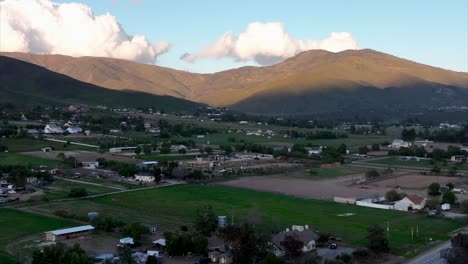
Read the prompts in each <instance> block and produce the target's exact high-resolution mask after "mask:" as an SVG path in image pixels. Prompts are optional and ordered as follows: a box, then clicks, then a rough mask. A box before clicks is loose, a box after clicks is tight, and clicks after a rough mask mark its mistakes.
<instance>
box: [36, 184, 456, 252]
mask: <svg viewBox="0 0 468 264" xmlns="http://www.w3.org/2000/svg"><path fill="white" fill-rule="evenodd" d="M203 204H210V205H212V206H213V208H214V209H215V211H216V214H218V215H231V213H233V214H234V219H238V217H242V216H245V215H249V214H255V215H256V216H258V218H260V219H261V220H262V223H263V225H264V226H265V227H267V228H281V229H283V228H286V227H287V226H290V225H293V224H302V225H303V224H309V225H312V226H316V227H317V228H318V229H319V230H320V231H321V232H327V233H328V232H330V233H332V234H334V235H336V236H339V237H343V238H344V239H345V241H346V242H348V243H350V244H353V245H361V246H364V245H366V238H365V236H366V230H367V227H368V226H370V225H373V224H378V225H382V226H383V225H384V223H385V222H389V223H390V244H391V247H392V249H393V250H394V252H396V253H397V254H401V255H404V256H407V257H408V256H413V255H415V254H417V253H418V252H421V250H422V249H423V248H425V247H427V245H428V241H429V238H432V239H433V240H436V241H437V240H447V239H448V238H449V237H448V235H447V233H448V232H450V231H452V230H455V229H457V228H460V227H462V226H463V223H462V222H460V221H455V220H446V219H435V218H428V217H426V216H422V215H417V214H411V213H405V212H397V211H387V210H380V209H371V208H365V207H358V206H353V205H344V204H337V203H334V202H327V201H319V200H308V199H300V198H295V197H291V196H284V195H278V194H272V193H263V192H255V191H250V190H244V189H238V188H231V187H223V186H200V185H183V186H173V187H168V188H161V189H151V190H142V191H137V192H130V193H122V194H116V195H109V196H103V197H98V198H95V199H93V200H86V201H73V202H67V203H60V204H53V205H47V204H44V205H41V206H39V207H37V208H35V210H39V211H52V210H58V209H67V208H73V211H74V212H75V213H78V214H86V212H89V211H98V212H100V213H101V214H103V215H113V216H116V217H119V218H120V219H122V220H124V221H130V222H132V221H141V222H145V223H156V224H158V226H160V227H161V228H165V229H177V228H178V227H180V226H181V225H190V223H192V221H193V216H194V212H195V210H196V208H197V207H199V206H200V205H203ZM344 213H353V214H354V215H352V216H348V217H343V216H338V215H340V214H344ZM416 225H418V226H419V231H420V232H419V234H420V235H419V238H418V239H416V240H414V241H413V240H411V228H412V227H414V228H415V227H416Z"/></svg>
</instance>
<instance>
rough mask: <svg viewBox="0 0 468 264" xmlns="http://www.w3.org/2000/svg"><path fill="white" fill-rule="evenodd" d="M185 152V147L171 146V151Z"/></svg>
mask: <svg viewBox="0 0 468 264" xmlns="http://www.w3.org/2000/svg"><path fill="white" fill-rule="evenodd" d="M182 149H183V150H187V146H185V145H171V151H179V150H182Z"/></svg>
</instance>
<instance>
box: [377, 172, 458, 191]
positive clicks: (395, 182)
mask: <svg viewBox="0 0 468 264" xmlns="http://www.w3.org/2000/svg"><path fill="white" fill-rule="evenodd" d="M460 180H461V178H459V177H446V176H434V175H420V174H408V175H401V176H398V177H393V178H391V179H385V180H381V181H376V182H373V183H372V184H370V185H371V186H375V187H381V188H385V187H388V188H394V187H395V186H400V187H401V188H402V189H415V190H423V189H424V190H426V189H427V187H428V186H429V185H430V184H431V183H433V182H438V183H439V184H440V185H445V184H447V183H449V182H451V183H454V184H457V183H459V182H460Z"/></svg>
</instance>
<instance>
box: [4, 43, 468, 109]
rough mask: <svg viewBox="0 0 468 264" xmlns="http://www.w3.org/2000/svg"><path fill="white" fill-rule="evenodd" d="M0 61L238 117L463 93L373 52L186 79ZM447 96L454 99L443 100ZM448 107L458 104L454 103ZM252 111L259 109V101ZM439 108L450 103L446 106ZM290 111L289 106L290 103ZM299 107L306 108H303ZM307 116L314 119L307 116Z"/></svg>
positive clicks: (113, 64) (449, 80)
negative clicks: (373, 97)
mask: <svg viewBox="0 0 468 264" xmlns="http://www.w3.org/2000/svg"><path fill="white" fill-rule="evenodd" d="M0 55H5V56H9V57H14V58H17V59H20V60H24V61H27V62H30V63H34V64H37V65H40V66H42V67H45V68H47V69H49V70H52V71H55V72H59V73H61V74H65V75H68V76H70V77H72V78H75V79H77V80H80V81H84V82H89V83H93V84H95V85H98V86H102V87H105V88H110V89H116V90H123V89H131V90H136V91H141V92H146V93H153V94H158V95H169V96H175V97H179V98H183V99H187V100H191V101H196V102H200V103H206V104H210V105H212V106H230V107H232V108H234V109H237V110H241V111H244V110H247V109H251V107H250V106H249V107H247V103H246V102H252V104H255V100H254V98H266V97H268V96H269V95H271V96H275V95H278V94H282V95H283V96H293V95H301V94H307V95H312V94H322V95H321V96H323V93H326V92H330V93H332V92H333V91H335V90H340V91H356V92H357V91H360V92H363V91H369V90H368V89H367V88H372V89H377V90H385V89H398V88H401V90H400V92H401V96H405V94H406V93H411V92H410V91H409V90H408V89H411V88H412V87H418V89H419V88H422V89H424V87H428V88H427V91H432V92H433V93H435V95H436V94H437V93H436V91H437V88H434V87H439V88H440V89H443V90H444V91H445V92H447V93H449V94H451V93H452V92H453V91H455V90H456V91H457V93H458V92H460V93H461V94H464V90H466V89H468V73H466V72H456V71H451V70H446V69H442V68H437V67H433V66H428V65H424V64H420V63H417V62H413V61H410V60H406V59H402V58H399V57H396V56H393V55H390V54H385V53H382V52H379V51H375V50H371V49H362V50H346V51H342V52H338V53H333V52H328V51H324V50H310V51H304V52H302V53H299V54H297V55H296V56H294V57H291V58H288V59H286V60H284V61H282V62H280V63H278V64H274V65H271V66H264V67H255V66H246V67H241V68H237V69H230V70H226V71H221V72H217V73H212V74H199V73H189V72H185V71H180V70H174V69H170V68H165V67H161V66H156V65H147V64H139V63H136V62H131V61H125V60H121V59H111V58H96V57H79V58H74V57H70V56H64V55H36V54H26V53H0ZM431 87H432V88H431ZM431 89H433V90H431ZM459 89H462V90H459ZM449 90H450V91H452V92H448V91H449ZM396 91H397V92H398V90H396ZM422 91H423V92H424V94H426V95H427V96H428V98H427V99H428V102H430V104H428V105H427V107H436V106H438V105H440V104H437V103H434V102H433V98H434V95H430V94H429V93H425V92H426V91H425V90H422ZM372 93H373V94H374V92H372ZM345 94H348V93H345ZM377 94H380V93H377ZM392 94H393V93H392ZM395 96H398V93H397V94H395ZM429 97H430V98H429ZM353 98H354V97H353ZM429 99H430V100H429ZM264 100H266V99H264ZM329 100H332V98H330V99H329ZM467 100H468V99H467ZM266 101H268V100H266ZM453 102H454V103H455V102H456V103H457V104H458V103H459V100H453ZM257 103H260V104H264V103H262V102H258V100H257ZM381 103H385V101H381ZM444 103H451V101H450V100H448V99H447V100H444ZM290 104H292V105H294V102H291V103H290ZM301 104H302V105H304V106H307V103H306V102H302V103H301ZM421 106H424V105H422V104H421ZM285 107H287V106H285ZM337 107H338V106H337ZM306 109H307V107H306ZM309 110H310V111H314V109H313V108H310V109H309ZM247 112H251V111H247ZM261 112H267V113H269V112H272V113H274V112H275V105H271V106H269V107H266V108H265V109H264V110H262V111H261Z"/></svg>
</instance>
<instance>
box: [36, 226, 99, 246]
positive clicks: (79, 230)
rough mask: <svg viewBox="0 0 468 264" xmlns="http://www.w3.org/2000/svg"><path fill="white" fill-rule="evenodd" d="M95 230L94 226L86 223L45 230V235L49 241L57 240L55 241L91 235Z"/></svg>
mask: <svg viewBox="0 0 468 264" xmlns="http://www.w3.org/2000/svg"><path fill="white" fill-rule="evenodd" d="M93 230H94V226H91V225H84V226H77V227H71V228H65V229H58V230H53V231H47V232H45V235H46V240H47V241H52V242H55V241H60V240H65V239H73V238H78V237H84V236H87V235H90V234H91V232H92V231H93Z"/></svg>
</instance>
